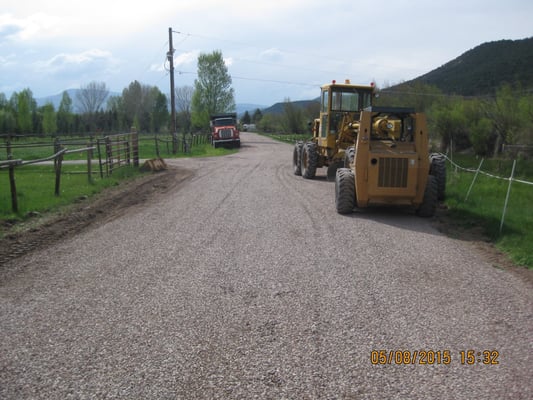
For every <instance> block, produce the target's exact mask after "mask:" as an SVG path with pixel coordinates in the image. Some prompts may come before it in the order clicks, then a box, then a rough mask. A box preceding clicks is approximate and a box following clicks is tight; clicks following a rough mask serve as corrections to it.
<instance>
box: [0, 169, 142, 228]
mask: <svg viewBox="0 0 533 400" xmlns="http://www.w3.org/2000/svg"><path fill="white" fill-rule="evenodd" d="M86 171H87V170H86V167H85V165H67V164H64V165H63V168H62V175H61V185H60V195H59V196H55V194H54V190H55V172H54V167H53V165H28V166H23V167H18V168H16V170H15V182H16V188H17V200H18V213H13V211H12V203H11V191H10V185H9V175H8V171H7V169H2V170H0V188H1V190H0V220H6V219H15V220H21V219H24V218H25V216H26V215H27V214H28V213H29V212H32V211H33V212H39V213H45V212H51V211H57V210H58V209H59V208H60V207H62V206H65V205H68V204H71V203H73V202H74V201H76V200H78V199H80V198H85V197H91V196H93V195H94V194H96V193H98V192H100V191H101V190H103V189H105V188H107V187H110V186H114V185H118V184H119V182H121V181H123V180H125V179H131V178H135V177H136V176H140V175H141V172H140V171H139V169H138V168H133V167H123V168H120V169H117V170H115V171H114V172H113V175H111V176H110V177H106V178H103V179H102V178H100V175H98V174H93V182H92V183H89V181H88V178H87V173H86Z"/></svg>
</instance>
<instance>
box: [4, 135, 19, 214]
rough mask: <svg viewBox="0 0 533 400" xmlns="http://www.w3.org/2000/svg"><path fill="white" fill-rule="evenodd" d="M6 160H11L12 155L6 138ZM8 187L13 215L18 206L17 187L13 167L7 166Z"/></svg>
mask: <svg viewBox="0 0 533 400" xmlns="http://www.w3.org/2000/svg"><path fill="white" fill-rule="evenodd" d="M6 151H7V159H8V160H12V159H13V153H12V152H11V139H10V138H9V137H8V138H7V142H6ZM9 187H10V189H11V209H12V210H13V212H14V213H16V212H18V210H19V205H18V200H17V185H16V183H15V166H14V165H12V164H11V165H9Z"/></svg>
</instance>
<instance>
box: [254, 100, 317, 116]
mask: <svg viewBox="0 0 533 400" xmlns="http://www.w3.org/2000/svg"><path fill="white" fill-rule="evenodd" d="M319 102H320V100H319V99H315V100H300V101H291V104H293V105H294V106H296V107H298V108H307V107H309V106H310V105H312V104H316V103H319ZM284 105H285V102H282V103H276V104H274V105H272V106H270V107H268V108H265V109H264V110H262V113H263V114H283V112H284V108H283V107H284Z"/></svg>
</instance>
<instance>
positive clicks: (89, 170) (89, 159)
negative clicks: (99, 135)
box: [87, 136, 93, 184]
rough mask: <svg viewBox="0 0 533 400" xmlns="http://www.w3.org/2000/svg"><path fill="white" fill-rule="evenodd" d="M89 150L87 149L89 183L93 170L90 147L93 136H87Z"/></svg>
mask: <svg viewBox="0 0 533 400" xmlns="http://www.w3.org/2000/svg"><path fill="white" fill-rule="evenodd" d="M87 147H89V150H87V182H89V184H91V183H93V175H92V173H93V170H92V158H93V150H92V148H91V147H93V137H92V136H90V137H89V145H88V146H87Z"/></svg>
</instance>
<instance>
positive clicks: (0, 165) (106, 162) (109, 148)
mask: <svg viewBox="0 0 533 400" xmlns="http://www.w3.org/2000/svg"><path fill="white" fill-rule="evenodd" d="M20 137H21V136H15V135H9V136H7V137H6V140H5V144H3V145H0V149H5V151H6V153H7V159H6V160H0V170H2V169H8V174H9V187H10V191H11V209H12V211H13V212H15V213H16V212H18V197H17V186H16V179H15V176H16V169H17V168H19V167H22V166H25V165H30V164H45V163H50V162H52V161H53V166H54V172H55V186H54V194H55V195H56V196H59V195H60V193H61V190H60V187H61V170H62V166H63V162H64V158H65V156H66V155H68V154H75V153H84V152H86V153H87V161H86V162H87V171H86V174H87V179H88V181H89V183H91V182H92V179H93V178H92V175H93V174H94V173H95V172H93V169H92V164H93V154H94V151H95V150H96V151H97V152H98V164H99V168H100V171H99V173H100V177H101V178H103V177H104V171H105V175H106V176H109V175H111V174H112V173H113V171H114V170H116V169H118V168H121V167H124V166H126V165H133V166H135V167H138V166H139V139H138V134H137V133H136V132H135V131H133V132H131V133H124V134H118V135H109V136H105V137H103V138H99V139H96V141H95V140H94V138H93V137H90V138H89V140H88V141H80V140H61V139H59V138H57V139H56V140H55V141H54V143H53V148H54V154H52V155H50V156H48V157H44V158H38V159H31V160H24V159H20V158H17V159H15V158H14V157H13V151H14V150H16V149H29V148H33V149H35V148H45V147H50V146H51V144H50V143H42V142H41V143H13V139H17V138H20ZM66 146H84V147H78V148H75V149H72V150H69V149H68V147H66Z"/></svg>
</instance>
